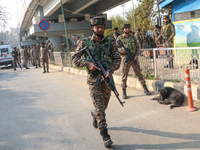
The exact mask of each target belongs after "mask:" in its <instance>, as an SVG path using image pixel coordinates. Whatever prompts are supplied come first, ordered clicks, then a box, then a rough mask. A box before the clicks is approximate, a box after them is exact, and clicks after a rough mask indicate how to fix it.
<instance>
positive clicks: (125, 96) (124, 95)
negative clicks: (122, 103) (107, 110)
mask: <svg viewBox="0 0 200 150" xmlns="http://www.w3.org/2000/svg"><path fill="white" fill-rule="evenodd" d="M122 90H123V96H122V98H123V99H127V98H128V97H127V95H126V89H122Z"/></svg>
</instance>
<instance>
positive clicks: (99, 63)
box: [80, 46, 125, 107]
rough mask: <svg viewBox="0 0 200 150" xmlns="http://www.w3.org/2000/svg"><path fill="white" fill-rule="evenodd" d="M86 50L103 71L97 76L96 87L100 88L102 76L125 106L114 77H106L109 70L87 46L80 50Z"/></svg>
mask: <svg viewBox="0 0 200 150" xmlns="http://www.w3.org/2000/svg"><path fill="white" fill-rule="evenodd" d="M83 50H86V52H87V54H88V55H89V57H90V58H91V59H92V61H93V63H94V64H95V66H96V67H98V68H100V69H101V71H100V73H99V75H98V77H97V80H96V83H95V87H96V88H99V87H100V84H101V79H102V77H103V78H104V79H105V82H106V83H107V84H108V85H109V87H110V89H111V90H112V91H113V92H114V93H115V96H116V97H117V99H118V101H119V103H120V104H121V105H122V107H124V105H123V103H125V102H122V101H121V100H120V99H119V93H118V92H117V90H116V87H115V84H114V83H113V81H112V79H111V78H110V77H106V76H107V72H106V70H105V69H104V67H103V65H102V64H101V62H100V61H96V60H95V59H94V57H93V56H92V54H91V53H90V51H89V50H88V49H87V46H85V47H84V48H83V49H81V50H80V51H83Z"/></svg>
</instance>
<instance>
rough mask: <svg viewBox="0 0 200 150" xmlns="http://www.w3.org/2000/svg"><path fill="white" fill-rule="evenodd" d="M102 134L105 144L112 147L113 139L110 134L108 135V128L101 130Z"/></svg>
mask: <svg viewBox="0 0 200 150" xmlns="http://www.w3.org/2000/svg"><path fill="white" fill-rule="evenodd" d="M100 134H101V136H102V137H103V142H104V146H105V147H110V146H111V145H112V144H113V141H112V140H111V139H110V135H108V130H107V129H104V130H100Z"/></svg>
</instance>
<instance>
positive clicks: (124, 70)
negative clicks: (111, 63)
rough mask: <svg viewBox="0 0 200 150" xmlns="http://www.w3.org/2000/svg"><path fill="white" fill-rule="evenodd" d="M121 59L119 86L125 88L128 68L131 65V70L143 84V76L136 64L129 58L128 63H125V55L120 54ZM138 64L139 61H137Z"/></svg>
mask: <svg viewBox="0 0 200 150" xmlns="http://www.w3.org/2000/svg"><path fill="white" fill-rule="evenodd" d="M121 57H122V60H121V66H122V82H121V87H122V89H126V88H127V84H126V82H127V78H128V73H129V70H130V67H131V66H132V67H133V71H134V73H135V75H136V76H137V77H138V79H139V81H140V83H141V85H142V86H144V85H145V83H146V81H145V80H144V78H143V75H142V73H141V71H140V69H139V68H138V66H137V65H136V64H135V63H134V62H133V61H132V60H130V59H129V61H128V63H125V61H126V55H122V56H121ZM138 64H139V63H138Z"/></svg>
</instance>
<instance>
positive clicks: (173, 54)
mask: <svg viewBox="0 0 200 150" xmlns="http://www.w3.org/2000/svg"><path fill="white" fill-rule="evenodd" d="M140 51H141V54H140V55H139V57H138V60H139V64H140V69H141V70H142V73H143V76H144V77H145V78H147V79H154V78H156V79H161V80H168V81H185V73H184V70H185V69H186V68H188V69H190V76H191V81H192V82H194V83H199V82H200V69H199V53H200V47H185V48H154V49H153V48H152V49H141V50H140ZM71 55H73V52H72V53H71ZM59 60H62V64H61V65H63V66H67V67H70V59H69V56H68V53H63V52H54V53H51V63H53V64H57V65H59ZM115 74H118V75H121V69H119V70H117V71H115ZM129 75H130V76H135V74H134V71H133V69H132V68H131V69H130V71H129Z"/></svg>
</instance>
